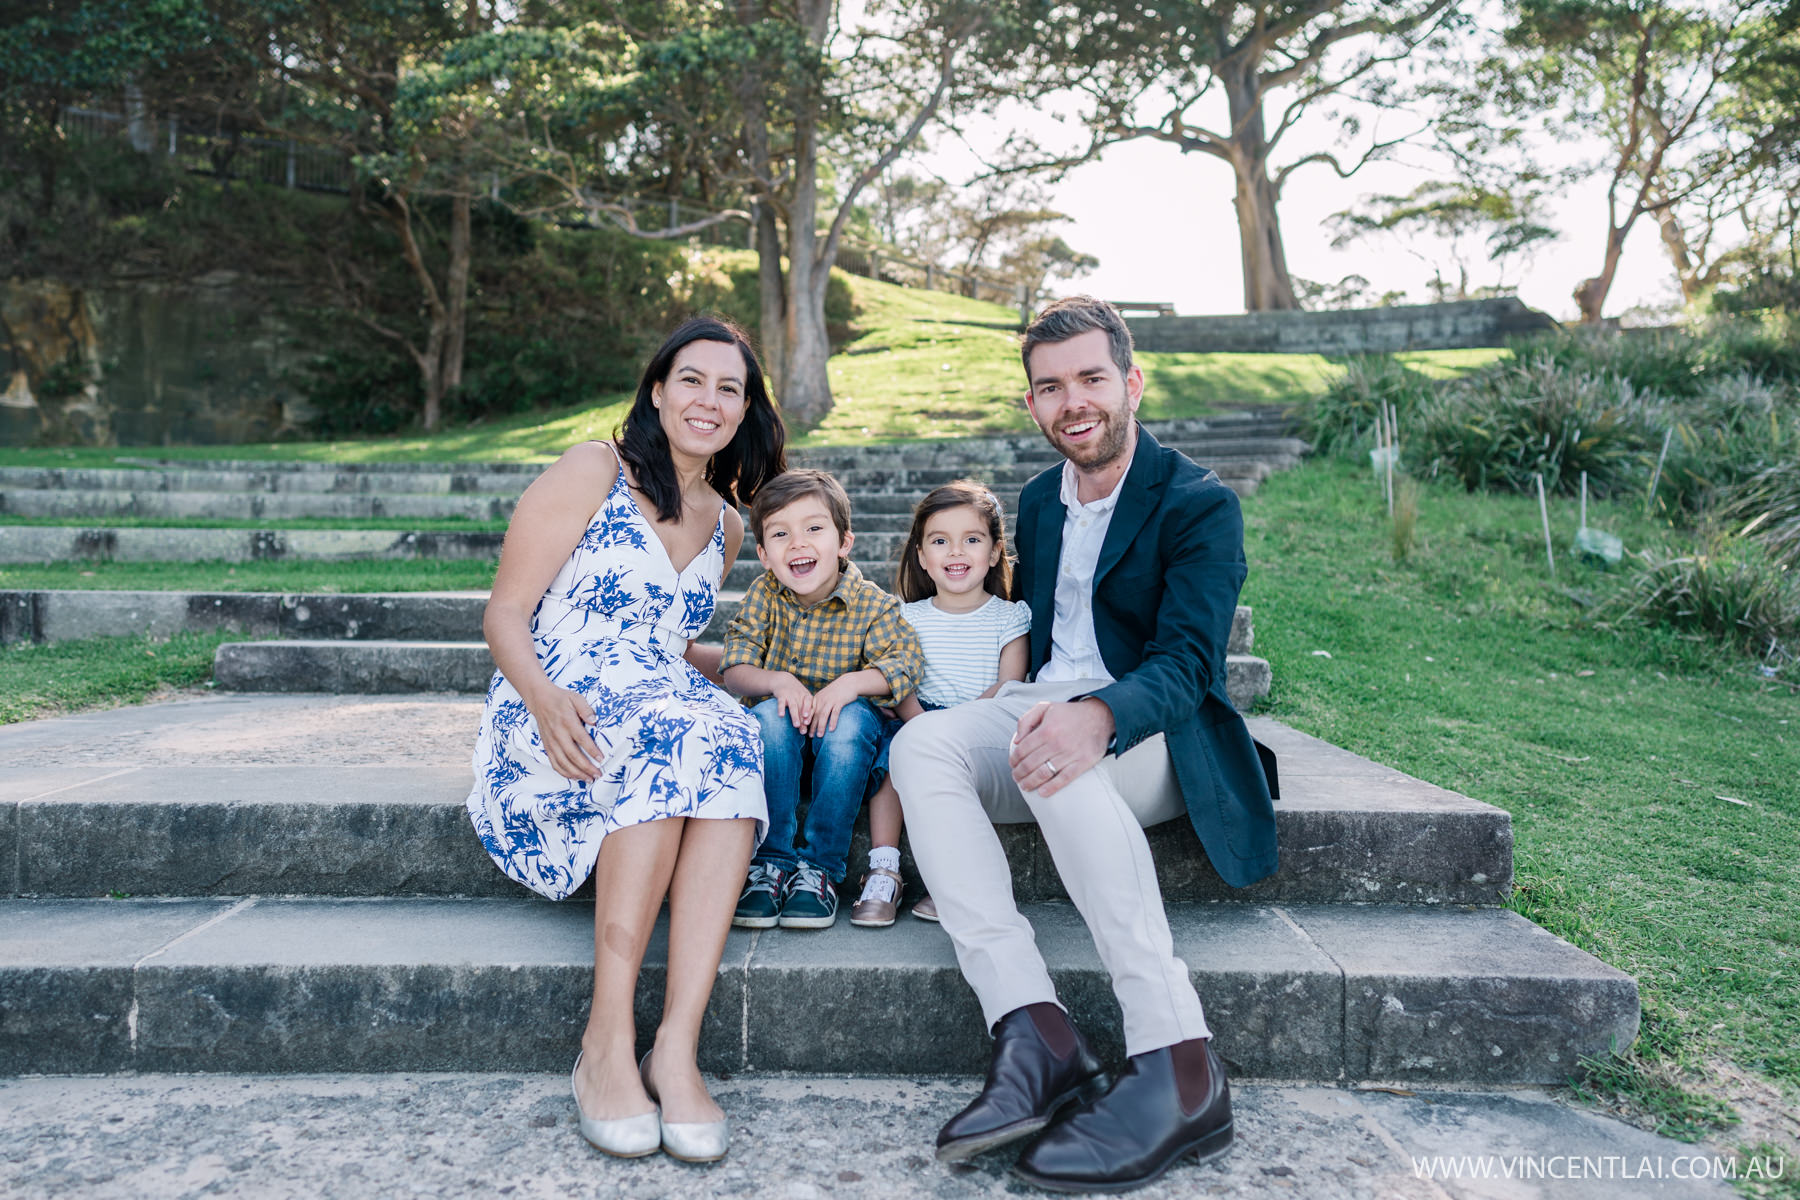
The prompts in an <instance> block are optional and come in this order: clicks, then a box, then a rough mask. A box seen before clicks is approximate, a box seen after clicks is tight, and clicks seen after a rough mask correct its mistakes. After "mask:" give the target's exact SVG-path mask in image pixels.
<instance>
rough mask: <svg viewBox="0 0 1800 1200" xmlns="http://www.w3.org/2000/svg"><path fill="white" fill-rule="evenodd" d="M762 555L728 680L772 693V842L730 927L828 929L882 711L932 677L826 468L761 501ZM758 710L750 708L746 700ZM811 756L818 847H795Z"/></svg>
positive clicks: (730, 636)
mask: <svg viewBox="0 0 1800 1200" xmlns="http://www.w3.org/2000/svg"><path fill="white" fill-rule="evenodd" d="M750 530H751V532H752V533H753V534H754V535H755V537H756V557H757V558H758V559H759V560H760V561H761V562H762V565H763V566H764V567H766V568H767V570H766V571H764V573H763V574H762V575H760V576H758V577H757V579H756V582H755V583H753V584H751V585H750V587H749V589H748V591H746V592H745V595H744V605H743V607H742V608H741V609H739V610H738V615H737V616H736V617H735V618H733V619H732V622H731V625H730V627H729V628H728V629H727V631H726V634H725V654H724V657H723V658H722V659H721V660H720V663H719V669H720V673H721V676H722V677H723V679H724V680H725V686H726V687H728V688H729V689H731V691H732V692H734V693H736V694H737V695H740V696H745V697H751V698H754V697H759V696H760V697H767V699H764V700H762V701H760V702H759V703H756V704H754V705H753V706H752V708H751V710H750V711H751V713H752V714H753V715H754V716H755V717H756V719H757V722H758V724H759V725H761V727H762V740H763V788H764V791H765V793H766V795H767V797H768V803H769V834H768V837H767V838H766V839H765V840H764V841H763V844H762V846H761V848H760V849H759V850H758V851H757V853H756V857H755V858H754V859H752V860H751V863H750V876H749V879H748V880H747V881H746V883H745V885H744V893H743V895H742V897H740V898H739V900H738V906H737V912H736V913H735V914H734V915H733V916H732V919H731V923H732V924H733V925H739V926H742V927H744V928H746V929H768V928H770V927H771V926H774V925H780V926H782V927H783V928H785V929H826V928H829V927H830V926H831V925H832V923H833V922H835V921H836V920H837V907H838V897H837V889H836V887H835V886H834V885H835V884H837V883H838V882H840V881H842V879H843V878H844V871H845V867H846V859H847V858H848V857H849V853H850V831H851V826H852V825H853V824H854V823H855V821H856V814H857V810H859V809H860V808H861V807H862V802H863V795H864V793H865V792H866V791H867V790H868V785H869V769H870V767H871V766H872V765H873V763H874V761H875V754H876V751H877V750H878V749H879V748H880V743H881V738H882V733H883V730H884V727H885V724H886V718H884V717H883V716H882V715H881V714H880V713H878V712H877V711H876V709H875V708H874V706H873V705H871V704H870V703H869V700H870V698H874V697H879V698H881V700H882V703H884V704H887V705H893V704H898V703H899V702H900V701H902V700H904V699H906V697H908V696H910V695H912V693H913V691H914V689H915V688H917V687H918V683H919V677H920V676H921V674H922V673H923V672H924V657H923V655H922V654H921V652H920V650H919V639H918V635H917V634H915V633H914V632H913V630H912V626H910V625H908V624H907V623H906V621H905V620H903V619H902V618H901V616H900V600H899V598H898V597H896V596H893V595H890V594H889V593H887V592H884V591H882V590H881V588H879V587H877V586H876V585H874V584H872V583H870V582H868V581H867V580H865V579H864V578H863V577H862V572H860V571H858V570H857V569H856V567H855V566H854V565H853V564H852V563H851V562H850V561H849V559H848V555H849V553H850V546H851V543H852V542H854V541H855V535H854V534H852V533H851V532H850V497H849V496H848V495H846V494H845V492H844V488H843V485H842V484H840V483H838V481H837V480H835V479H833V478H832V477H831V476H830V475H828V474H826V473H825V472H823V471H789V472H787V473H786V474H783V475H779V476H777V477H776V478H775V479H774V480H772V481H771V482H770V483H768V484H767V485H766V486H765V487H764V488H763V489H762V490H761V491H760V492H758V493H757V494H756V502H755V503H754V504H752V505H751V507H750ZM746 702H748V701H746ZM809 758H810V759H811V761H812V803H811V805H810V807H808V809H807V812H806V828H805V830H804V833H805V839H806V840H805V844H804V845H803V846H797V845H796V844H795V837H794V835H795V825H796V815H797V813H798V811H799V807H800V772H801V768H802V766H803V765H804V763H805V761H806V760H807V759H809Z"/></svg>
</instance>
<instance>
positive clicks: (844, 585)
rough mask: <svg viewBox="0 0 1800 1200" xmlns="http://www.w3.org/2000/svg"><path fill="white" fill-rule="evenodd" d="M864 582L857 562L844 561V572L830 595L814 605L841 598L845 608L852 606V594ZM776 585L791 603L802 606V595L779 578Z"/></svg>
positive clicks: (817, 605) (815, 606)
mask: <svg viewBox="0 0 1800 1200" xmlns="http://www.w3.org/2000/svg"><path fill="white" fill-rule="evenodd" d="M862 583H863V577H862V572H861V571H860V570H858V569H857V566H856V564H855V563H853V562H849V561H846V562H845V563H844V571H843V574H841V575H839V576H838V582H837V586H836V587H834V588H832V589H831V594H830V595H829V596H827V597H825V598H824V599H823V600H821V601H819V603H818V604H815V605H814V606H813V607H814V608H818V607H820V606H821V605H825V604H829V603H831V602H832V601H833V600H839V601H842V602H843V605H844V607H845V608H848V607H850V597H851V595H852V594H853V593H854V592H856V591H858V590H859V589H861V587H862ZM775 586H776V587H778V588H780V589H781V592H782V594H783V595H784V596H786V597H787V599H788V603H789V604H792V605H794V606H795V607H800V597H799V596H797V595H795V594H794V589H793V588H791V587H789V586H788V585H787V584H785V583H782V582H781V581H779V580H777V581H776V583H775Z"/></svg>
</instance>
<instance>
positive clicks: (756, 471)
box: [613, 316, 787, 521]
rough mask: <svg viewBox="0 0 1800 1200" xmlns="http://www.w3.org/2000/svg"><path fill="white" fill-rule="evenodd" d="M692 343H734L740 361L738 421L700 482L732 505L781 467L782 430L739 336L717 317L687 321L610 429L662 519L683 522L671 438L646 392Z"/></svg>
mask: <svg viewBox="0 0 1800 1200" xmlns="http://www.w3.org/2000/svg"><path fill="white" fill-rule="evenodd" d="M694 342H723V343H725V344H726V345H730V346H736V347H737V348H738V353H740V354H742V355H743V356H744V421H743V424H741V425H739V426H738V430H737V433H735V434H734V435H732V438H731V441H730V443H729V444H727V445H726V447H725V448H724V449H723V450H721V451H719V452H718V453H717V454H715V455H713V456H712V461H711V462H709V463H707V464H706V482H707V483H709V484H711V485H712V489H713V490H714V491H715V492H717V493H719V495H720V496H722V497H724V499H725V503H727V504H730V505H733V506H736V505H740V504H749V503H750V502H751V501H752V500H754V499H756V493H757V491H758V490H759V489H760V488H761V487H762V486H763V484H765V483H767V482H768V481H769V480H771V479H773V478H775V476H777V475H779V474H781V473H782V472H783V471H785V470H787V454H786V446H787V427H786V426H785V425H783V424H782V421H781V413H780V412H778V411H777V410H776V408H775V402H774V401H773V400H771V399H770V398H769V389H768V386H767V385H766V384H765V383H764V382H763V373H762V366H761V365H760V364H759V363H758V362H757V361H756V351H754V350H752V349H751V348H750V339H749V338H748V337H746V336H745V334H744V331H743V330H741V329H739V328H738V327H737V326H736V325H733V324H732V323H731V322H730V321H727V320H725V319H724V318H723V317H712V316H704V317H693V318H691V319H689V320H687V321H683V322H682V323H681V325H680V326H679V327H678V328H677V329H676V330H675V332H674V333H671V334H670V335H669V336H668V337H667V338H665V339H664V340H663V344H662V347H661V348H660V349H659V350H657V352H656V355H655V357H653V358H652V359H651V360H650V365H649V366H647V367H645V368H644V378H643V379H642V380H640V381H639V383H638V389H637V399H636V400H634V401H633V402H632V405H631V411H630V412H627V413H626V414H625V421H624V423H623V424H622V425H621V426H620V428H619V429H618V430H617V431H615V432H614V434H613V437H614V440H615V441H616V442H617V443H618V446H619V456H620V457H621V458H623V459H624V460H625V461H626V462H628V463H630V464H631V473H632V474H633V475H634V476H635V477H636V478H637V485H638V487H640V488H642V489H643V491H644V494H645V495H647V496H649V497H650V502H651V503H652V504H654V505H655V506H656V515H657V516H658V517H660V518H661V519H662V520H664V521H678V520H680V519H681V485H680V483H679V482H677V481H676V479H675V462H674V460H673V459H671V458H670V457H669V435H668V434H666V433H664V432H663V427H662V417H661V414H660V413H658V412H657V409H656V401H655V400H654V398H652V396H651V394H650V393H651V389H653V388H654V387H655V386H656V385H657V384H659V383H663V382H665V381H666V380H667V379H668V378H669V372H670V371H672V370H674V369H675V356H676V355H677V354H679V353H681V351H682V349H683V348H684V347H686V346H689V345H692V344H693V343H694Z"/></svg>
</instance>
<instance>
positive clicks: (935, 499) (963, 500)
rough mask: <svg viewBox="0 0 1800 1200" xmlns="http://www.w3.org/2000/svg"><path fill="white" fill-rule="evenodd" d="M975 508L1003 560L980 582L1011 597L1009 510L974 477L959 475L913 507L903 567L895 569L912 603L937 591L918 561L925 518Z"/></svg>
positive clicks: (903, 594)
mask: <svg viewBox="0 0 1800 1200" xmlns="http://www.w3.org/2000/svg"><path fill="white" fill-rule="evenodd" d="M965 505H966V506H968V507H969V508H972V509H974V510H975V511H976V512H978V513H980V514H981V517H982V519H983V520H984V521H986V522H987V527H988V537H990V538H992V539H993V542H994V546H995V547H996V548H997V549H998V550H999V551H1000V560H999V561H998V562H996V563H995V564H994V565H993V566H991V567H989V568H988V573H987V578H986V579H985V580H983V581H982V584H981V586H982V587H983V588H984V589H986V591H987V594H988V595H990V596H998V597H1000V598H1001V599H1002V600H1006V599H1010V593H1011V591H1012V559H1011V558H1010V557H1008V555H1007V553H1006V514H1005V513H1003V512H1001V511H1000V501H999V499H998V498H997V497H996V496H995V495H994V493H992V492H990V491H988V490H987V488H985V487H983V486H982V485H981V484H980V483H979V482H977V481H976V480H973V479H958V480H957V481H956V482H954V483H946V484H944V485H943V486H942V487H939V488H933V489H932V490H931V492H930V493H929V494H927V495H926V497H925V498H924V499H923V500H921V501H919V507H918V508H916V509H914V510H913V519H912V529H911V530H910V531H909V532H908V533H907V535H906V547H905V549H903V550H901V551H900V569H899V570H898V571H896V572H895V573H894V590H895V591H897V592H899V593H900V598H901V599H902V600H905V601H907V602H908V603H911V602H913V601H915V600H924V599H926V598H927V597H930V596H935V595H937V584H936V583H933V582H932V579H931V576H930V574H929V573H927V572H926V570H925V564H924V563H922V562H920V561H919V547H921V546H923V545H924V544H925V522H927V521H929V520H931V518H932V517H934V516H936V515H937V514H938V513H941V512H946V511H948V510H950V509H952V508H962V507H964V506H965Z"/></svg>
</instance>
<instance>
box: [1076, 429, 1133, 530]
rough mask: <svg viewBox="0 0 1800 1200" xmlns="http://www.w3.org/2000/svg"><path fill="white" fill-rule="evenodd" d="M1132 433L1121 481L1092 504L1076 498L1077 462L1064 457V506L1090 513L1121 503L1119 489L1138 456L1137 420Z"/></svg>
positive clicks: (1111, 508) (1100, 511)
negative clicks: (1133, 460)
mask: <svg viewBox="0 0 1800 1200" xmlns="http://www.w3.org/2000/svg"><path fill="white" fill-rule="evenodd" d="M1131 434H1132V436H1131V443H1130V444H1129V445H1128V446H1127V447H1126V448H1125V469H1124V470H1123V471H1121V472H1119V482H1117V483H1115V484H1113V490H1112V491H1110V492H1108V493H1107V494H1106V495H1104V496H1102V497H1100V498H1099V499H1098V500H1095V501H1094V502H1092V503H1091V504H1083V503H1081V501H1080V500H1078V499H1076V497H1077V496H1078V495H1079V493H1078V492H1077V490H1076V485H1077V482H1078V480H1077V479H1076V475H1075V464H1074V463H1072V462H1070V461H1069V460H1068V459H1066V458H1065V459H1063V472H1062V503H1063V507H1064V508H1066V509H1068V510H1069V511H1070V512H1074V511H1075V510H1076V509H1080V510H1081V511H1082V512H1088V513H1104V512H1111V511H1112V510H1113V508H1114V507H1115V506H1116V505H1117V504H1118V503H1119V491H1120V489H1122V488H1123V487H1124V486H1125V477H1126V476H1127V475H1130V474H1131V460H1132V459H1133V458H1135V457H1137V422H1136V421H1135V420H1134V421H1132V423H1131Z"/></svg>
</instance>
